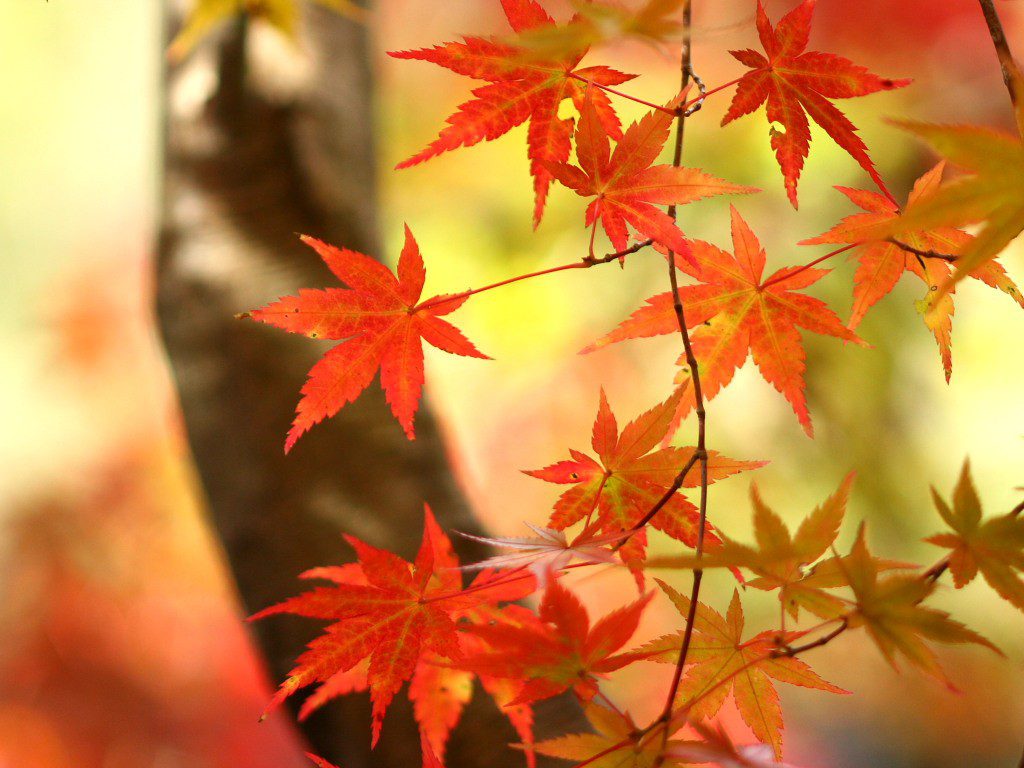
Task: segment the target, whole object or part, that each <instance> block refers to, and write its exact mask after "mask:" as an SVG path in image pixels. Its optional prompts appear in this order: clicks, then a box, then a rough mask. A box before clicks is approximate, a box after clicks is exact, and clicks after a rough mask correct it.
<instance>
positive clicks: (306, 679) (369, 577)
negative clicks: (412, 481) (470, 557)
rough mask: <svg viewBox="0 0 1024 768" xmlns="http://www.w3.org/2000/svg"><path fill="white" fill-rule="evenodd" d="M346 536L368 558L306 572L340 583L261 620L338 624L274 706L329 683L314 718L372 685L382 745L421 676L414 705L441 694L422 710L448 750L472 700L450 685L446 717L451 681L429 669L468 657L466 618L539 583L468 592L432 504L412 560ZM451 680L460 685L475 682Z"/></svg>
mask: <svg viewBox="0 0 1024 768" xmlns="http://www.w3.org/2000/svg"><path fill="white" fill-rule="evenodd" d="M345 538H346V541H348V543H349V544H350V545H351V546H352V547H353V549H355V551H356V554H357V556H358V558H359V562H358V564H352V565H347V566H341V567H332V568H318V569H314V570H313V571H310V572H308V573H306V574H303V575H304V576H306V577H310V578H327V579H329V580H331V581H333V582H334V585H333V586H329V587H318V588H316V589H314V590H312V591H310V592H306V593H304V594H301V595H298V596H297V597H292V598H289V599H288V600H285V601H284V602H282V603H279V604H277V605H274V606H271V607H270V608H266V609H264V610H262V611H260V612H259V613H257V614H255V615H254V616H253V617H252V619H253V620H255V619H261V618H265V617H267V616H272V615H276V614H282V613H291V614H296V615H299V616H306V617H309V618H317V619H328V620H330V621H332V622H334V623H332V624H330V625H329V626H328V627H327V628H326V630H325V632H324V634H322V635H320V636H319V637H317V638H316V639H314V640H313V641H312V642H311V643H310V644H309V650H307V651H306V652H305V653H304V654H303V655H302V656H300V657H299V659H298V662H297V664H296V666H295V668H294V669H293V670H292V672H291V674H290V675H289V677H288V679H287V680H285V682H284V683H283V684H282V685H281V687H280V688H279V689H278V691H277V693H276V694H275V696H274V698H273V700H272V701H271V703H270V705H269V706H268V708H267V709H268V711H269V710H270V709H271V708H273V707H274V706H276V705H278V704H279V703H280V702H282V701H284V699H286V698H287V697H288V696H290V695H292V694H293V693H294V692H295V691H297V690H299V689H301V688H304V687H306V686H309V685H312V684H314V683H322V684H323V685H322V686H321V689H320V690H318V691H317V692H316V693H315V694H314V697H316V699H315V701H316V703H315V704H314V705H311V706H310V707H307V708H306V709H304V711H303V714H304V715H308V714H309V713H310V712H311V711H312V710H313V709H315V708H316V707H319V706H321V705H322V704H324V703H325V702H326V701H327V700H329V699H330V698H333V697H334V696H337V695H340V694H342V693H346V692H349V691H355V690H361V689H364V688H366V687H369V689H370V698H371V701H372V702H373V735H372V740H373V743H374V744H376V743H377V740H378V739H379V738H380V731H381V725H382V723H383V720H384V714H385V712H386V711H387V708H388V705H389V704H390V703H391V700H392V699H393V698H394V696H395V694H396V693H398V691H399V690H400V689H401V687H402V685H403V683H405V681H407V680H410V679H411V680H412V681H413V684H412V686H411V687H410V692H409V694H410V698H411V699H412V700H413V702H414V704H415V703H416V702H418V701H421V700H422V699H424V698H425V697H430V696H433V698H431V700H430V701H429V703H428V704H427V705H426V707H425V708H424V707H419V706H417V707H416V711H417V713H418V717H419V718H420V727H421V729H422V730H423V731H424V733H425V734H426V736H427V738H428V739H429V740H430V742H431V745H432V748H433V749H434V751H435V752H437V751H441V750H443V747H444V740H445V738H446V737H447V732H448V731H450V730H451V727H452V726H454V724H455V721H456V720H457V719H458V714H459V712H461V708H462V706H464V704H465V702H466V701H467V700H468V699H467V698H464V697H462V696H460V694H459V688H458V687H456V689H455V690H454V691H444V692H445V694H446V695H447V701H446V702H445V703H444V706H445V707H447V712H448V714H446V715H443V716H441V717H440V719H438V718H437V717H436V716H435V715H436V714H437V713H436V711H434V710H436V709H437V708H438V707H440V706H441V704H440V703H439V698H438V696H436V695H434V692H437V691H439V690H443V689H444V688H445V686H444V684H443V682H438V683H437V684H436V685H435V684H432V682H431V676H434V677H437V676H438V675H442V676H443V674H444V673H443V672H434V671H432V670H429V669H426V668H425V665H433V664H436V663H437V662H438V661H441V662H442V663H443V662H444V661H445V660H446V661H448V662H451V661H453V660H455V659H458V658H460V657H461V656H462V653H463V651H462V645H461V638H460V633H459V631H458V628H457V626H456V623H457V622H458V621H459V620H461V619H466V618H469V617H471V616H473V615H475V613H476V612H479V611H481V610H486V609H487V608H488V607H489V606H493V605H494V604H496V603H498V602H505V601H511V600H518V599H520V598H522V597H524V596H525V595H527V594H529V593H530V592H531V591H533V588H534V582H533V579H532V577H530V576H529V574H520V575H519V576H517V577H516V578H504V577H502V576H501V575H495V574H494V573H493V572H491V573H486V572H485V573H482V574H480V576H478V577H477V579H476V580H475V581H474V582H473V584H471V585H470V586H469V587H467V588H466V589H465V590H464V589H463V588H462V576H461V574H460V572H459V570H458V568H459V562H458V560H457V559H456V557H455V554H454V552H453V551H452V548H451V542H450V541H449V540H448V537H447V536H445V535H444V533H443V532H442V531H441V529H440V528H439V527H438V525H437V522H436V521H435V519H434V516H433V515H432V514H431V512H430V509H429V508H427V509H426V512H425V519H424V529H423V543H422V545H421V546H420V550H419V553H418V554H417V556H416V560H415V561H414V562H413V563H412V564H410V563H408V562H406V561H405V560H402V559H401V558H400V557H398V556H397V555H394V554H392V553H390V552H387V551H385V550H381V549H377V548H376V547H372V546H370V545H369V544H365V543H364V542H362V541H360V540H359V539H356V538H355V537H352V536H346V537H345ZM449 682H454V683H456V684H457V686H458V685H463V684H464V682H465V681H461V682H460V681H457V680H455V681H449ZM428 714H429V717H428V716H427V715H428Z"/></svg>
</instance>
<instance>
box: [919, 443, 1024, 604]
mask: <svg viewBox="0 0 1024 768" xmlns="http://www.w3.org/2000/svg"><path fill="white" fill-rule="evenodd" d="M932 499H933V500H934V502H935V506H936V508H937V509H938V510H939V514H940V515H941V516H942V519H943V520H944V521H945V522H946V524H947V525H948V526H949V527H950V528H952V529H953V533H940V534H937V535H935V536H931V537H929V538H927V539H925V541H927V542H930V543H931V544H936V545H938V546H940V547H948V548H949V549H951V550H952V552H950V555H949V570H950V572H951V573H952V574H953V583H954V584H955V585H956V587H957V589H960V588H961V587H964V586H966V585H967V584H969V583H970V582H971V581H973V580H974V577H975V576H977V575H978V573H979V572H980V573H981V575H982V576H983V577H984V578H985V581H987V582H988V583H989V586H991V587H992V589H994V590H995V591H996V592H997V593H998V594H999V596H1000V597H1002V598H1003V599H1005V600H1008V601H1009V602H1011V603H1012V604H1013V605H1015V606H1017V608H1019V609H1020V610H1022V611H1024V581H1021V578H1020V573H1024V518H1022V517H1021V515H1020V514H1019V513H1014V512H1011V513H1010V514H1008V515H1001V516H999V517H990V518H988V519H987V520H984V521H982V518H981V501H980V500H979V499H978V492H977V491H976V490H975V489H974V483H973V482H972V480H971V466H970V462H968V461H965V462H964V466H963V470H962V471H961V473H960V479H959V480H958V481H957V484H956V488H954V489H953V506H952V508H950V506H949V505H948V504H947V503H946V502H945V501H944V500H943V499H942V497H941V496H939V494H938V493H937V492H936V491H935V489H934V488H933V489H932Z"/></svg>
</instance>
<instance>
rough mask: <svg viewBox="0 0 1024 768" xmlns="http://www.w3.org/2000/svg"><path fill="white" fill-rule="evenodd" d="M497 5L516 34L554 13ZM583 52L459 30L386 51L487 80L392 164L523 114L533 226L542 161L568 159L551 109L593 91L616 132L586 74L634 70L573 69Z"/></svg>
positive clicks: (542, 188) (549, 22)
mask: <svg viewBox="0 0 1024 768" xmlns="http://www.w3.org/2000/svg"><path fill="white" fill-rule="evenodd" d="M501 5H502V8H503V9H504V11H505V17H506V18H507V19H508V23H509V25H510V26H511V27H512V30H513V31H514V32H515V33H517V34H525V35H527V36H528V35H529V34H531V33H532V34H536V33H537V32H538V31H540V30H544V29H547V28H552V29H553V28H555V26H556V25H555V22H554V19H552V18H551V16H549V15H548V13H547V12H546V11H545V10H544V9H543V8H542V7H541V6H540V4H538V3H537V2H535V1H534V0H501ZM586 53H587V48H586V47H573V48H571V49H569V50H565V51H559V52H557V53H556V55H554V56H552V57H539V56H537V55H534V53H533V51H532V50H531V49H530V48H529V47H524V46H522V45H518V44H517V43H516V42H515V41H514V40H513V41H511V42H510V41H505V40H499V39H496V38H486V37H464V38H463V41H462V42H454V43H445V44H443V45H437V46H434V47H433V48H424V49H420V50H415V51H393V52H390V53H389V54H388V55H389V56H394V57H395V58H398V59H418V60H420V61H429V62H431V63H433V64H437V65H439V66H442V67H445V68H446V69H450V70H451V71H453V72H455V73H457V74H460V75H465V76H466V77H471V78H474V79H476V80H485V81H487V83H488V85H484V86H481V87H480V88H477V89H475V90H474V91H473V99H471V100H470V101H467V102H466V103H464V104H462V105H461V106H460V107H459V109H458V111H456V112H455V113H454V114H452V115H451V116H450V117H449V118H448V126H447V127H445V128H444V129H442V131H441V133H440V134H439V135H438V137H437V138H436V139H435V140H434V141H433V142H432V143H430V144H429V145H428V146H427V147H426V148H425V149H423V150H421V151H420V152H417V153H416V154H415V155H413V156H412V157H410V158H409V159H407V160H404V161H403V162H401V163H399V164H398V165H397V166H396V167H397V168H408V167H409V166H412V165H416V164H417V163H422V162H423V161H424V160H429V159H430V158H432V157H435V156H437V155H439V154H441V153H442V152H447V151H449V150H452V149H457V148H458V147H468V146H472V145H473V144H477V143H479V142H481V141H491V140H493V139H496V138H498V137H499V136H504V135H505V134H506V133H508V132H509V131H510V130H512V129H513V128H515V127H516V126H517V125H520V124H522V123H524V122H526V121H527V120H529V122H530V126H529V129H528V131H527V137H526V141H527V154H528V156H529V158H530V173H531V174H532V175H533V187H534V195H535V205H534V213H533V221H534V226H536V225H537V224H539V223H540V219H541V216H542V215H543V213H544V202H545V200H546V199H547V194H548V188H549V186H550V184H551V174H550V172H549V171H548V169H547V168H546V167H545V162H552V163H559V162H564V161H565V160H568V159H569V151H570V144H571V136H572V126H573V121H572V119H570V118H560V117H559V116H558V108H559V105H560V104H561V103H562V101H563V100H565V99H567V98H568V99H572V100H573V102H574V103H575V104H576V107H577V109H580V108H581V104H582V103H583V95H584V93H585V92H586V91H587V90H590V91H597V93H593V94H591V96H590V98H592V99H593V100H594V101H595V102H596V109H597V112H598V114H599V116H600V119H601V121H602V124H603V125H604V127H605V130H606V131H607V132H608V133H609V134H611V135H612V136H615V137H618V136H620V135H621V128H620V126H619V119H618V117H617V116H616V115H615V110H614V109H613V107H612V105H611V102H610V101H609V99H608V96H607V95H606V94H605V93H603V92H600V91H598V89H597V88H588V83H587V81H590V82H593V83H596V84H597V85H605V86H613V85H619V84H621V83H625V82H627V81H629V80H632V79H633V78H634V77H636V75H627V74H624V73H622V72H618V71H616V70H614V69H609V68H608V67H603V66H596V67H584V68H583V69H576V67H577V65H578V64H579V63H580V61H581V59H582V58H583V56H584V55H585V54H586Z"/></svg>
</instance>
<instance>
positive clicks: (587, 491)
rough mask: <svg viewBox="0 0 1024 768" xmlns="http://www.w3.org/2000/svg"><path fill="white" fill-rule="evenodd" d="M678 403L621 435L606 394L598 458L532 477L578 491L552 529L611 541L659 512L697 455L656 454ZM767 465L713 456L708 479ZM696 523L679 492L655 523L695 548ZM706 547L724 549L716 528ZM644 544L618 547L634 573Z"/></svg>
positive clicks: (569, 494)
mask: <svg viewBox="0 0 1024 768" xmlns="http://www.w3.org/2000/svg"><path fill="white" fill-rule="evenodd" d="M679 398H680V396H679V395H678V394H676V395H674V396H672V397H670V398H669V399H668V400H666V401H665V402H664V403H661V404H660V405H657V406H655V407H654V408H652V409H650V410H649V411H646V412H645V413H643V414H641V415H640V416H638V417H637V418H636V419H634V420H633V421H631V422H630V423H629V424H627V425H626V426H625V428H623V430H622V432H621V433H620V432H619V428H618V423H617V422H616V419H615V414H614V413H612V410H611V407H610V406H609V405H608V399H607V398H606V397H605V394H604V390H601V399H600V405H599V406H598V411H597V418H596V419H595V420H594V428H593V435H592V439H591V445H592V447H593V449H594V452H595V453H596V454H597V459H594V458H592V457H591V456H588V455H587V454H585V453H582V452H580V451H576V450H571V451H569V454H570V457H571V458H570V459H568V460H565V461H560V462H558V463H556V464H552V465H550V466H548V467H544V468H543V469H535V470H529V471H527V472H526V474H528V475H530V476H531V477H536V478H538V479H540V480H546V481H547V482H549V483H561V484H566V485H572V487H571V488H569V490H567V491H565V492H564V493H563V494H562V495H561V496H560V497H559V499H558V501H557V502H556V503H555V509H554V512H553V513H552V515H551V521H550V525H551V527H552V528H554V529H556V530H562V529H564V528H568V527H569V526H571V525H574V524H576V523H578V522H579V521H581V520H584V519H585V520H586V521H587V528H588V529H590V528H591V526H592V525H593V526H594V527H599V528H600V529H601V530H603V531H604V532H605V533H607V534H609V535H613V534H617V533H621V532H622V531H628V530H630V529H631V528H632V527H633V526H635V525H636V524H637V523H638V522H639V521H640V520H641V518H643V516H644V515H645V514H646V513H647V512H649V511H650V510H651V509H653V507H654V505H655V504H657V503H658V502H659V501H660V500H661V499H662V497H663V496H664V495H665V494H666V493H667V491H668V490H669V488H670V487H671V486H672V483H673V481H674V480H675V479H676V476H677V475H678V474H679V473H680V472H681V471H682V470H683V468H684V467H685V466H686V465H687V464H689V463H690V462H691V458H692V456H693V453H694V450H695V449H694V448H692V447H691V448H675V447H670V448H660V449H658V450H654V448H655V446H657V445H658V443H659V441H661V439H662V438H664V437H665V434H666V432H667V431H668V429H669V425H670V423H671V420H672V416H673V414H674V413H675V411H676V407H677V404H678V402H679ZM764 464H765V462H761V461H737V460H735V459H729V458H726V457H725V456H722V455H721V454H718V453H716V452H714V451H709V453H708V480H709V482H714V481H715V480H721V479H722V478H725V477H729V476H730V475H734V474H736V473H737V472H743V471H745V470H750V469H757V468H758V467H762V466H764ZM699 477H700V472H699V470H698V468H697V466H696V465H693V466H692V468H691V471H690V472H688V473H687V475H686V477H685V478H684V480H683V487H684V488H694V487H697V486H698V485H700V480H699ZM698 521H699V514H698V512H697V508H696V507H695V506H694V505H693V504H692V503H691V502H690V501H688V500H687V499H686V497H685V496H683V495H682V494H681V493H675V494H673V495H672V496H671V497H670V498H669V500H668V501H667V502H666V503H665V504H664V506H663V507H662V508H661V509H660V510H659V511H658V513H657V514H656V515H655V516H654V517H653V518H652V519H651V521H650V524H651V525H652V526H654V527H655V528H657V529H658V530H660V531H663V532H664V533H666V534H668V535H669V536H671V537H672V538H674V539H677V540H678V541H682V542H683V543H685V544H686V545H688V546H691V547H693V546H696V543H697V530H698ZM706 543H707V545H708V548H709V549H710V550H714V548H715V546H716V545H717V544H718V543H719V539H718V537H717V536H716V535H715V534H714V532H713V529H712V528H710V526H709V529H708V535H707V539H706ZM645 544H646V536H645V531H644V530H642V529H641V530H639V531H637V532H636V533H635V534H634V535H633V536H632V538H630V539H629V541H628V542H627V543H626V544H625V545H624V546H622V547H621V548H620V550H619V551H620V553H621V555H622V557H623V560H625V561H626V562H627V563H628V564H629V565H630V566H631V567H633V568H635V567H636V566H637V565H638V564H639V562H640V561H642V560H643V558H644V548H645Z"/></svg>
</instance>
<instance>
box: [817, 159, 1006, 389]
mask: <svg viewBox="0 0 1024 768" xmlns="http://www.w3.org/2000/svg"><path fill="white" fill-rule="evenodd" d="M944 166H945V163H939V164H938V165H936V166H935V167H934V168H932V169H931V170H930V171H928V172H927V173H925V174H924V175H923V176H921V178H919V179H918V180H917V181H916V182H914V189H913V190H912V191H911V193H910V197H909V198H908V199H907V207H911V206H914V205H921V204H927V203H928V201H929V200H931V199H933V198H934V196H935V194H936V193H937V192H938V190H939V185H940V183H941V181H942V171H943V168H944ZM836 189H838V190H839V191H840V192H842V193H843V194H844V195H846V196H847V197H848V198H850V200H851V201H852V202H853V203H854V204H855V205H857V206H859V207H861V208H863V209H864V210H865V211H867V213H858V214H854V215H853V216H847V217H846V218H845V219H843V220H842V221H840V222H839V223H838V224H836V225H835V226H834V227H833V228H832V229H830V230H829V231H828V232H826V233H824V234H823V235H819V236H818V237H814V238H811V239H809V240H804V241H802V242H801V243H800V244H801V245H816V244H819V243H859V244H860V248H859V249H858V250H859V260H860V264H859V266H858V267H857V273H856V274H855V275H854V278H853V281H854V286H853V312H852V314H851V315H850V322H849V323H848V325H849V327H850V328H851V329H855V328H856V327H857V326H858V325H860V322H861V320H863V319H864V315H865V314H866V313H867V311H868V310H869V309H870V308H871V307H872V306H873V305H874V304H875V303H876V302H877V301H879V299H881V298H882V297H883V296H885V295H886V294H888V293H889V292H890V291H891V290H892V289H893V288H894V287H896V283H897V282H898V281H899V279H900V277H901V276H902V275H903V273H904V272H910V273H912V274H914V275H916V276H917V277H919V278H920V279H921V280H922V281H924V283H925V285H926V286H927V292H926V293H925V296H924V298H923V299H921V300H920V301H918V302H917V307H918V309H919V311H920V312H921V315H922V316H923V318H924V321H925V324H926V325H927V326H928V329H929V330H930V331H931V332H932V334H933V335H934V336H935V341H936V343H938V345H939V355H940V356H941V358H942V368H943V370H944V371H945V373H946V381H949V378H950V376H951V375H952V373H953V353H952V347H951V341H950V334H951V333H952V330H953V292H954V291H955V289H954V288H950V289H949V292H948V293H942V292H941V291H938V290H937V289H938V288H939V287H941V286H944V285H945V284H946V283H947V282H948V281H949V278H950V274H951V272H952V264H951V263H950V262H949V261H945V260H943V259H941V258H937V257H931V258H929V257H927V256H922V255H921V254H920V253H914V252H913V251H911V250H907V249H906V248H904V247H902V246H901V245H899V243H903V244H905V245H907V246H909V247H910V248H914V249H916V250H918V251H922V252H932V253H938V254H942V255H945V256H950V257H952V256H957V255H959V254H960V253H962V252H963V250H964V249H965V248H966V247H967V246H968V245H969V244H970V243H971V242H972V241H973V240H974V237H973V236H971V235H969V234H967V233H966V232H964V231H962V230H959V229H954V228H953V227H932V228H930V229H921V230H916V231H911V232H904V233H902V234H901V235H899V236H898V238H887V237H882V238H877V239H875V237H874V235H872V234H871V233H872V232H875V231H877V230H879V229H881V228H882V225H884V224H885V223H886V222H892V221H896V220H897V218H898V217H899V215H900V209H899V207H898V206H897V205H896V204H895V203H893V202H892V201H890V200H889V199H888V198H886V197H885V196H883V195H880V194H878V193H877V192H869V191H866V190H861V189H849V188H847V187H836ZM968 274H969V275H970V276H971V277H973V278H975V279H976V280H980V281H982V282H983V283H985V284H986V285H989V286H991V287H993V288H998V289H999V290H1001V291H1004V292H1005V293H1007V294H1009V295H1010V296H1011V297H1013V299H1014V300H1015V301H1016V302H1017V303H1018V304H1020V305H1021V306H1022V307H1024V296H1022V295H1021V292H1020V290H1019V289H1018V288H1017V286H1016V285H1015V284H1014V282H1013V281H1012V280H1011V279H1010V278H1009V276H1008V275H1007V274H1006V270H1004V269H1003V267H1002V266H1001V265H1000V264H999V263H998V262H996V261H995V260H994V259H993V260H989V261H986V262H984V263H982V264H981V265H980V266H978V267H977V268H976V269H974V270H973V271H972V272H969V273H968Z"/></svg>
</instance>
